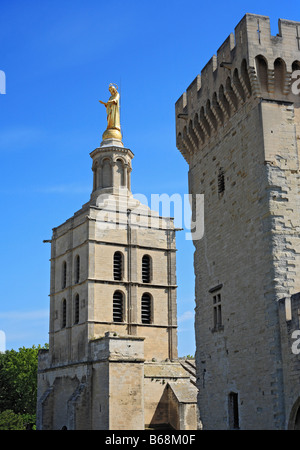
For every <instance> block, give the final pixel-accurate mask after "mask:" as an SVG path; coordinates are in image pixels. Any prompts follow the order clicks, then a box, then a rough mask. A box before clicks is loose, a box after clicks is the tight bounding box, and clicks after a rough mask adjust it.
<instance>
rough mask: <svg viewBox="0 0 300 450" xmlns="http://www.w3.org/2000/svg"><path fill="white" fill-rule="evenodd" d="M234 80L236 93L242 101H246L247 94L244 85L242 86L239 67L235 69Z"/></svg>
mask: <svg viewBox="0 0 300 450" xmlns="http://www.w3.org/2000/svg"><path fill="white" fill-rule="evenodd" d="M232 81H233V86H234V87H235V89H236V94H237V95H238V97H239V99H240V100H241V102H243V103H244V101H245V100H246V95H245V91H244V89H243V86H242V83H241V80H240V76H239V71H238V69H237V68H235V69H234V72H233V80H232Z"/></svg>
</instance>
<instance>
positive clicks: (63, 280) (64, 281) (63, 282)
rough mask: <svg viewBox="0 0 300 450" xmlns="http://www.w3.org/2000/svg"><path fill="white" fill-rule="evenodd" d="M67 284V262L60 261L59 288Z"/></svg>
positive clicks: (63, 287)
mask: <svg viewBox="0 0 300 450" xmlns="http://www.w3.org/2000/svg"><path fill="white" fill-rule="evenodd" d="M66 285H67V263H66V261H64V262H63V263H62V271H61V288H62V289H65V287H66Z"/></svg>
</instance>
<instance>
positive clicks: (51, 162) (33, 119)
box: [0, 0, 300, 355]
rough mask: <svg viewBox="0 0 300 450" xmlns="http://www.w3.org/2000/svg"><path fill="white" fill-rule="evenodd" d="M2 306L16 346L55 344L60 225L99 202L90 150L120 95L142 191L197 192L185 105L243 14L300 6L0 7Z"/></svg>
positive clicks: (186, 320)
mask: <svg viewBox="0 0 300 450" xmlns="http://www.w3.org/2000/svg"><path fill="white" fill-rule="evenodd" d="M0 9H1V11H0V42H1V45H0V70H3V71H4V72H5V74H6V94H5V95H0V164H1V166H0V167H1V178H0V194H1V203H2V205H1V215H2V219H1V221H0V226H1V258H0V265H1V266H0V273H1V281H2V282H1V299H0V330H3V331H4V332H5V334H6V347H7V348H8V349H10V348H15V349H17V348H19V347H21V346H32V345H38V344H44V343H45V342H48V311H49V297H48V295H49V275H50V264H49V258H50V245H49V244H43V243H42V241H43V240H44V239H50V238H51V234H52V228H53V227H55V226H57V225H59V224H60V223H62V222H64V221H65V220H66V219H68V218H69V217H70V216H72V215H73V214H74V212H75V211H77V210H78V209H80V207H81V205H83V204H84V203H86V202H87V201H88V200H89V195H90V192H91V188H92V172H91V158H90V156H89V153H90V152H91V151H92V150H94V149H95V148H96V147H98V146H99V144H100V141H101V135H102V132H103V131H104V129H105V128H106V115H105V109H104V107H103V106H102V105H100V104H99V102H98V100H99V99H101V100H105V99H107V98H108V90H107V88H108V84H109V83H110V82H114V83H117V84H118V85H119V86H120V89H121V126H122V131H123V142H124V144H125V146H127V147H129V148H130V149H131V150H132V151H133V152H134V154H135V158H134V160H133V172H132V191H133V193H143V194H145V195H147V196H148V197H149V198H150V195H151V193H155V194H162V193H167V194H170V195H172V194H174V193H179V194H181V195H183V194H187V193H188V185H187V172H188V166H187V164H186V162H185V161H184V159H183V157H182V156H181V154H180V153H179V151H178V150H177V149H176V145H175V107H174V104H175V102H176V100H177V99H178V98H179V97H180V96H181V94H182V93H183V91H185V89H186V88H187V86H188V85H189V84H190V83H191V82H192V80H193V79H194V78H195V77H196V76H197V74H198V73H200V71H201V69H202V67H203V66H204V65H205V64H206V63H207V61H208V60H209V59H210V58H211V56H212V55H213V54H215V53H216V51H217V49H218V48H219V46H220V45H221V44H222V43H223V41H224V40H225V39H226V38H227V36H228V35H229V34H230V33H231V32H232V31H234V27H235V26H236V25H237V23H238V22H239V21H240V20H241V19H242V17H243V16H244V14H245V13H247V12H249V13H254V14H263V15H267V16H269V17H270V19H271V29H272V34H273V35H275V34H277V32H278V26H277V22H278V19H279V18H283V19H290V20H300V14H299V13H300V11H299V2H296V1H290V2H282V1H272V2H271V1H256V0H255V1H243V2H236V1H231V0H227V1H226V2H221V1H219V0H217V1H214V2H204V1H195V0H191V1H189V0H186V1H178V0H173V1H171V0H160V1H157V0H151V1H148V0H142V1H140V2H138V1H136V0H135V1H132V0H122V1H120V0H115V1H114V2H108V1H102V0H97V1H96V0H85V1H77V0H72V1H67V0H60V1H57V0H51V1H48V0H43V1H38V0H35V1H33V0H27V1H26V2H25V1H24V0H19V1H17V0H1V8H0ZM177 247H178V252H177V282H178V322H179V329H178V348H179V355H186V354H193V353H194V351H195V344H194V306H195V305H194V272H193V246H192V243H191V242H190V241H186V240H185V233H184V232H179V233H178V236H177Z"/></svg>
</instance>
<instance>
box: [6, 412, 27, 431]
mask: <svg viewBox="0 0 300 450" xmlns="http://www.w3.org/2000/svg"><path fill="white" fill-rule="evenodd" d="M25 429H26V424H25V423H24V420H23V417H22V415H21V414H16V413H14V412H13V411H12V410H11V409H7V410H6V411H3V412H1V413H0V430H25Z"/></svg>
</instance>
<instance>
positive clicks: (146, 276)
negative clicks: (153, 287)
mask: <svg viewBox="0 0 300 450" xmlns="http://www.w3.org/2000/svg"><path fill="white" fill-rule="evenodd" d="M142 280H143V283H150V256H148V255H144V256H143V259H142Z"/></svg>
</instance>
